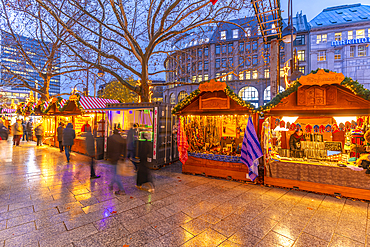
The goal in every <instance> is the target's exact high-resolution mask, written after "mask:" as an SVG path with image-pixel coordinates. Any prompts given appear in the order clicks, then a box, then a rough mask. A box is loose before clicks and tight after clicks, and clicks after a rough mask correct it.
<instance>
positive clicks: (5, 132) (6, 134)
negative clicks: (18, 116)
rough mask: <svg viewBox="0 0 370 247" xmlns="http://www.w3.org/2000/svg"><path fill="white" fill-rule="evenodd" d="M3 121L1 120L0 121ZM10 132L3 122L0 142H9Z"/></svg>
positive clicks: (0, 124) (0, 130) (0, 122)
mask: <svg viewBox="0 0 370 247" xmlns="http://www.w3.org/2000/svg"><path fill="white" fill-rule="evenodd" d="M0 120H1V119H0ZM8 137H9V131H8V129H7V128H6V127H5V125H4V124H3V122H2V121H0V140H8Z"/></svg>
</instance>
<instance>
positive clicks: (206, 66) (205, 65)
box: [204, 61, 208, 70]
mask: <svg viewBox="0 0 370 247" xmlns="http://www.w3.org/2000/svg"><path fill="white" fill-rule="evenodd" d="M204 70H208V61H204Z"/></svg>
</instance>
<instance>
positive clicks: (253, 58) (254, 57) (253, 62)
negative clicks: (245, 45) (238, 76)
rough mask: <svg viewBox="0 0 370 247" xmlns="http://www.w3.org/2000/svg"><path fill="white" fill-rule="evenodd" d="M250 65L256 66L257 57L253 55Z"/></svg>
mask: <svg viewBox="0 0 370 247" xmlns="http://www.w3.org/2000/svg"><path fill="white" fill-rule="evenodd" d="M252 64H253V65H257V64H258V57H257V55H253V57H252Z"/></svg>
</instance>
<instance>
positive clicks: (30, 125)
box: [26, 121, 33, 133]
mask: <svg viewBox="0 0 370 247" xmlns="http://www.w3.org/2000/svg"><path fill="white" fill-rule="evenodd" d="M26 129H27V132H28V133H31V132H32V130H33V124H32V122H31V121H28V123H27V125H26Z"/></svg>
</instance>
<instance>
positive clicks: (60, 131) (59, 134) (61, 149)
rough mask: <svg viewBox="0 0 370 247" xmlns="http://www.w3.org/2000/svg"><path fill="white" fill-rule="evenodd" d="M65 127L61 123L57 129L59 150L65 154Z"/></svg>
mask: <svg viewBox="0 0 370 247" xmlns="http://www.w3.org/2000/svg"><path fill="white" fill-rule="evenodd" d="M63 127H64V124H63V123H62V122H60V123H59V127H58V128H57V135H58V142H59V150H60V152H63V151H64V149H63Z"/></svg>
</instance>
